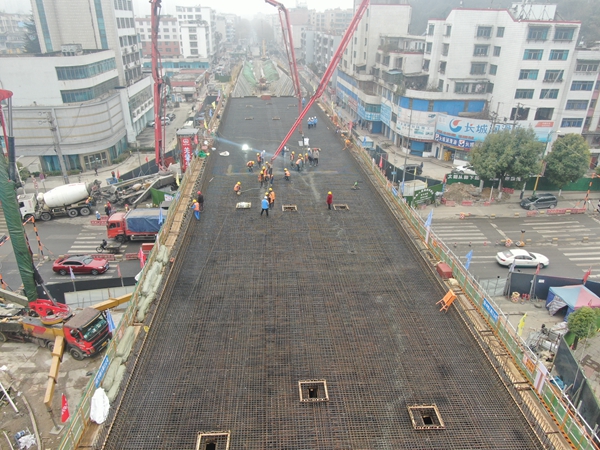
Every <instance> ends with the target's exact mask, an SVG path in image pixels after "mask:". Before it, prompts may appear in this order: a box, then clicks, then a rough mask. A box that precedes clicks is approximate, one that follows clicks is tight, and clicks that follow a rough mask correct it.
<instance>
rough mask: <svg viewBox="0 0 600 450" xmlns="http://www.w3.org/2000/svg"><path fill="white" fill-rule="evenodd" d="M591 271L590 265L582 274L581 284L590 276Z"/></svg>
mask: <svg viewBox="0 0 600 450" xmlns="http://www.w3.org/2000/svg"><path fill="white" fill-rule="evenodd" d="M591 273H592V267H591V266H590V268H589V269H588V270H587V272H586V273H585V274H584V275H583V282H582V283H581V284H585V282H586V281H587V279H588V278H589V277H590V275H591Z"/></svg>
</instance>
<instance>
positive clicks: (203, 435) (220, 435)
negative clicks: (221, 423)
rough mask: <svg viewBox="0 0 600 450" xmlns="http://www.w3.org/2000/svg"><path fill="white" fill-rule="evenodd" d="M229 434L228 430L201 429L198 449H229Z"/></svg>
mask: <svg viewBox="0 0 600 450" xmlns="http://www.w3.org/2000/svg"><path fill="white" fill-rule="evenodd" d="M229 436H230V433H229V432H227V431H209V432H202V431H201V432H199V433H198V439H197V441H196V450H229Z"/></svg>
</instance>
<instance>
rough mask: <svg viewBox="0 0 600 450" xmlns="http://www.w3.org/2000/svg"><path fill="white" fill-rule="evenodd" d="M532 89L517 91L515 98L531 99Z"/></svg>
mask: <svg viewBox="0 0 600 450" xmlns="http://www.w3.org/2000/svg"><path fill="white" fill-rule="evenodd" d="M533 91H534V90H533V89H517V92H515V98H533Z"/></svg>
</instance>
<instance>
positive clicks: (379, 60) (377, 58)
mask: <svg viewBox="0 0 600 450" xmlns="http://www.w3.org/2000/svg"><path fill="white" fill-rule="evenodd" d="M375 62H376V63H380V62H381V53H377V54H376V55H375Z"/></svg>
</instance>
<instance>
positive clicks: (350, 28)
mask: <svg viewBox="0 0 600 450" xmlns="http://www.w3.org/2000/svg"><path fill="white" fill-rule="evenodd" d="M266 1H269V2H270V1H273V0H266ZM369 1H370V0H362V2H361V3H360V5H359V6H358V8H357V10H356V13H355V14H354V17H353V18H352V21H351V22H350V25H349V26H348V29H347V30H346V32H345V33H344V36H343V37H342V40H341V41H340V45H339V47H338V49H337V50H336V51H335V54H334V55H333V57H332V58H331V61H330V63H329V66H327V70H325V73H324V74H323V78H321V82H320V83H319V86H318V87H317V90H316V91H315V93H314V95H313V96H312V97H311V98H310V100H309V101H308V102H307V103H306V106H305V107H304V109H303V110H302V112H301V113H300V115H299V116H298V118H297V119H296V121H295V122H294V124H293V125H292V128H290V131H288V134H287V135H286V136H285V138H284V139H283V141H281V144H279V147H277V151H275V154H274V155H273V157H272V158H271V161H273V160H275V158H277V155H279V153H280V152H281V150H282V149H283V147H284V145H285V144H286V143H287V141H288V140H289V139H290V138H291V137H292V134H294V131H296V129H297V128H298V126H299V125H300V124H301V123H302V119H304V116H305V115H306V114H307V113H308V111H309V109H310V107H311V106H312V105H313V103H314V102H315V101H316V100H317V99H318V98H319V97H321V95H323V92H325V89H326V88H327V83H329V80H330V79H331V76H332V75H333V72H334V71H335V68H336V67H337V65H338V64H339V62H340V60H341V59H342V54H343V53H344V50H346V47H347V46H348V43H349V42H350V39H352V35H353V34H354V31H355V30H356V27H357V26H358V23H359V22H360V19H362V16H363V15H364V13H365V11H366V10H367V7H368V6H369Z"/></svg>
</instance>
